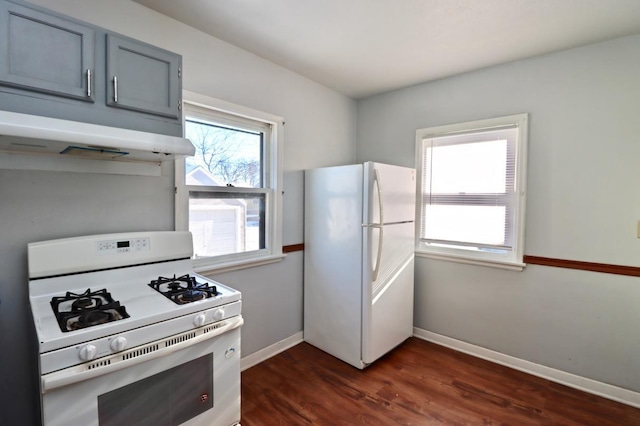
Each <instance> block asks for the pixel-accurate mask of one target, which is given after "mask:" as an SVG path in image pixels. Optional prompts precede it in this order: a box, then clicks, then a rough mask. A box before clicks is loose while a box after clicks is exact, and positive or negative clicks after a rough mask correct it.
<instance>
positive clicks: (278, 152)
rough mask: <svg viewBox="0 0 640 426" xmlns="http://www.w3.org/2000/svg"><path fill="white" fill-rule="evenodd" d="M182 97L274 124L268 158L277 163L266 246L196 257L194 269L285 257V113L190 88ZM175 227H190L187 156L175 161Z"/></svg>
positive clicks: (227, 268) (271, 177) (272, 178)
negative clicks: (283, 214)
mask: <svg viewBox="0 0 640 426" xmlns="http://www.w3.org/2000/svg"><path fill="white" fill-rule="evenodd" d="M182 97H183V104H186V105H185V107H186V106H187V105H193V106H196V107H200V108H205V109H210V110H213V111H219V112H223V113H227V114H231V115H236V116H240V117H244V118H247V119H250V120H256V121H262V122H265V123H269V124H271V141H270V142H269V146H270V149H269V150H268V154H267V155H268V157H269V158H267V159H266V160H267V161H269V162H270V164H272V165H275V167H274V169H273V170H271V173H270V174H269V176H268V177H267V178H268V179H269V184H270V188H272V189H271V191H272V196H271V200H272V202H270V203H268V205H267V206H266V208H267V210H268V215H269V217H271V218H272V220H271V221H268V223H267V224H266V226H267V229H266V232H267V234H268V238H267V241H268V246H267V248H266V250H261V251H260V252H255V253H252V252H247V253H236V254H233V255H226V256H218V257H211V258H202V259H193V268H194V270H195V271H196V272H200V273H204V272H207V273H212V272H215V273H220V272H227V271H233V270H238V269H245V268H251V267H254V266H260V265H265V264H269V263H273V262H278V261H281V260H282V259H283V258H284V257H285V255H284V254H283V253H282V181H283V176H282V151H283V149H282V147H283V133H284V120H283V119H282V117H279V116H276V115H273V114H268V113H265V112H262V111H258V110H254V109H252V108H247V107H244V106H241V105H236V104H233V103H231V102H226V101H223V100H220V99H216V98H212V97H209V96H205V95H202V94H199V93H194V92H191V91H188V90H183V92H182ZM185 116H186V114H183V126H184V120H185ZM175 229H176V230H188V229H189V191H188V189H187V187H186V185H185V159H184V158H181V159H176V161H175Z"/></svg>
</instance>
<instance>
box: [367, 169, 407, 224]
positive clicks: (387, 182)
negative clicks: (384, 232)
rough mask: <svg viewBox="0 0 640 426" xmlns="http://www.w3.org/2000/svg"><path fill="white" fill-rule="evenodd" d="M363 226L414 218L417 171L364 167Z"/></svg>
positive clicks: (405, 220)
mask: <svg viewBox="0 0 640 426" xmlns="http://www.w3.org/2000/svg"><path fill="white" fill-rule="evenodd" d="M364 184H365V187H366V188H365V190H364V194H365V200H364V203H365V207H364V209H363V216H364V217H363V223H365V224H380V223H398V222H407V221H411V222H413V221H414V220H415V215H416V172H415V169H410V168H407V167H400V166H392V165H389V164H382V163H374V162H367V163H365V164H364Z"/></svg>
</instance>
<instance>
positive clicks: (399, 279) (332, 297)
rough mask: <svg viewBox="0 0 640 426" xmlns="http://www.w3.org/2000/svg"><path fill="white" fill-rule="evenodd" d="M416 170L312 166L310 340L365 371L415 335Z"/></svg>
mask: <svg viewBox="0 0 640 426" xmlns="http://www.w3.org/2000/svg"><path fill="white" fill-rule="evenodd" d="M415 201H416V177H415V170H414V169H410V168H406V167H398V166H391V165H387V164H381V163H374V162H367V163H364V164H356V165H349V166H339V167H326V168H320V169H313V170H307V171H305V221H304V222H305V237H304V340H305V341H306V342H308V343H310V344H312V345H314V346H316V347H318V348H319V349H322V350H323V351H325V352H327V353H329V354H331V355H333V356H335V357H337V358H339V359H341V360H343V361H345V362H347V363H349V364H351V365H353V366H355V367H357V368H361V369H362V368H365V367H366V366H367V365H369V364H371V363H372V362H373V361H375V360H376V359H378V358H380V357H381V356H382V355H384V354H385V353H387V352H388V351H390V350H391V349H393V348H394V347H396V346H397V345H399V344H400V343H402V342H403V341H404V340H405V339H407V338H408V337H410V336H412V335H413V276H414V270H413V263H414V241H415V238H414V235H415V224H414V221H415V211H416V209H415Z"/></svg>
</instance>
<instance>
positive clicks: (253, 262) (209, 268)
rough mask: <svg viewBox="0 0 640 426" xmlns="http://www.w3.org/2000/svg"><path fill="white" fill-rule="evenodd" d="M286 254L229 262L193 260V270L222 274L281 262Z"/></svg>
mask: <svg viewBox="0 0 640 426" xmlns="http://www.w3.org/2000/svg"><path fill="white" fill-rule="evenodd" d="M285 257H286V255H284V254H274V255H269V256H262V257H259V258H255V259H238V260H232V261H227V262H216V263H215V264H214V263H208V262H207V261H206V260H203V259H194V260H193V270H194V271H195V272H197V273H199V274H205V275H209V274H221V273H223V272H232V271H239V270H241V269H247V268H254V267H256V266H263V265H268V264H270V263H276V262H281V261H282V260H283V259H284V258H285Z"/></svg>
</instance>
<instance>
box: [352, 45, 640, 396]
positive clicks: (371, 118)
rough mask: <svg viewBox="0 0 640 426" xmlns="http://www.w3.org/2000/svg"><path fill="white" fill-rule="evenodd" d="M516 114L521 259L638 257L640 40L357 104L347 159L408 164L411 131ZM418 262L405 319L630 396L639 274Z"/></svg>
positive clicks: (639, 342)
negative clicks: (523, 168) (519, 116)
mask: <svg viewBox="0 0 640 426" xmlns="http://www.w3.org/2000/svg"><path fill="white" fill-rule="evenodd" d="M522 112H528V113H529V114H530V131H529V162H528V164H529V169H528V190H527V218H526V240H525V254H527V255H533V256H543V257H552V258H560V259H573V260H581V261H588V262H601V263H611V264H620V265H631V266H640V240H639V239H638V238H637V236H636V232H637V221H638V219H640V175H639V174H638V170H639V169H638V160H639V159H640V143H638V135H639V134H640V120H639V119H638V113H639V112H640V36H635V37H628V38H622V39H618V40H614V41H610V42H606V43H600V44H596V45H590V46H586V47H582V48H577V49H572V50H568V51H564V52H559V53H556V54H550V55H545V56H541V57H536V58H532V59H528V60H523V61H518V62H514V63H510V64H506V65H502V66H496V67H492V68H487V69H484V70H480V71H476V72H471V73H467V74H463V75H460V76H456V77H452V78H448V79H443V80H439V81H435V82H432V83H428V84H422V85H418V86H413V87H410V88H406V89H403V90H398V91H394V92H390V93H386V94H383V95H379V96H374V97H371V98H368V99H364V100H361V101H359V102H358V111H357V114H358V139H357V157H358V159H359V160H361V161H362V160H376V161H386V162H390V163H397V164H401V165H406V166H414V165H415V163H414V155H415V154H414V152H415V131H416V129H418V128H423V127H429V126H436V125H442V124H448V123H456V122H463V121H468V120H476V119H483V118H490V117H495V116H501V115H509V114H515V113H522ZM416 264H417V266H416V297H415V320H414V323H415V326H416V327H419V328H422V329H425V330H428V331H432V332H435V333H439V334H442V335H445V336H449V337H452V338H455V339H459V340H462V341H465V342H469V343H472V344H476V345H479V346H482V347H485V348H488V349H492V350H495V351H498V352H502V353H504V354H508V355H512V356H515V357H518V358H521V359H524V360H528V361H532V362H535V363H538V364H542V365H546V366H549V367H553V368H556V369H560V370H564V371H567V372H570V373H574V374H578V375H580V376H584V377H588V378H592V379H595V380H598V381H602V382H605V383H610V384H613V385H617V386H621V387H623V388H627V389H631V390H635V391H640V356H638V355H639V354H640V339H639V338H638V336H639V334H638V324H640V309H638V306H639V305H638V303H639V301H640V281H639V279H638V278H632V277H624V276H615V275H608V274H599V273H591V272H584V271H572V270H565V269H557V268H549V267H542V266H533V265H532V266H528V267H527V268H526V269H525V270H524V271H523V272H510V271H504V270H498V269H492V268H488V267H481V266H472V265H462V264H457V263H450V262H446V261H441V260H430V259H425V258H419V259H418V260H417V262H416Z"/></svg>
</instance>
